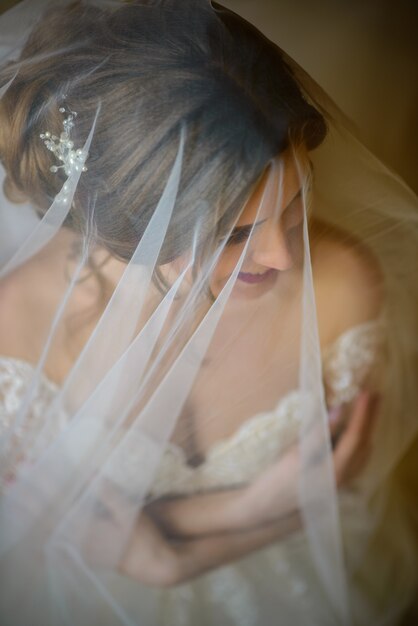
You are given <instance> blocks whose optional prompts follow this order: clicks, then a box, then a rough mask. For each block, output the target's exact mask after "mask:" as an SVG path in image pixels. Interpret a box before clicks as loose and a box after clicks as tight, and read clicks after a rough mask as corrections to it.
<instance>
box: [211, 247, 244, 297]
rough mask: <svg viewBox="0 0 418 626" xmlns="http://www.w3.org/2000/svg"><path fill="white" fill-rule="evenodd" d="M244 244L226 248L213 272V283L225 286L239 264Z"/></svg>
mask: <svg viewBox="0 0 418 626" xmlns="http://www.w3.org/2000/svg"><path fill="white" fill-rule="evenodd" d="M243 245H244V244H242V245H236V246H231V247H230V248H225V250H224V251H223V252H222V254H221V257H220V259H219V261H218V263H217V265H216V267H215V269H214V271H213V272H212V276H211V285H213V286H218V287H221V286H222V287H223V285H224V284H225V283H226V281H227V280H228V278H229V277H230V275H231V274H232V272H233V271H234V269H235V267H236V266H237V263H238V261H239V258H240V256H241V253H242V248H243Z"/></svg>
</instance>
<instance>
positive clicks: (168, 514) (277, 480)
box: [146, 391, 377, 539]
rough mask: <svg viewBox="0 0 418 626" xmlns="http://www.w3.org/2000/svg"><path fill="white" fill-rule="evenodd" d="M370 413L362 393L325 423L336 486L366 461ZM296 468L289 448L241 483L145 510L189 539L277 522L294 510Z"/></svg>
mask: <svg viewBox="0 0 418 626" xmlns="http://www.w3.org/2000/svg"><path fill="white" fill-rule="evenodd" d="M376 414H377V406H376V397H375V396H373V395H372V394H370V393H368V392H365V391H363V392H362V393H360V394H359V396H358V397H357V399H356V400H355V401H354V404H353V406H352V407H351V408H350V410H348V415H347V408H346V410H345V411H342V412H341V414H340V417H339V418H337V419H334V421H333V422H332V423H331V424H330V431H331V438H332V443H333V447H334V452H333V458H334V468H335V478H336V483H337V486H338V487H344V486H345V485H346V484H347V483H348V482H349V481H350V480H352V479H353V478H355V477H356V475H357V474H358V473H359V472H360V471H361V469H362V468H363V467H364V465H365V463H366V462H367V459H368V456H369V454H370V442H371V436H372V433H373V424H374V421H375V419H376ZM343 427H344V429H343V430H342V428H343ZM298 467H299V455H298V449H297V447H295V448H292V449H290V450H289V451H288V452H287V453H286V454H285V455H284V456H283V457H282V458H281V459H280V460H279V461H278V462H277V463H275V464H274V465H272V466H271V467H270V468H268V469H267V470H266V471H265V472H263V473H262V474H261V475H260V476H259V477H258V478H257V479H256V480H255V481H254V482H253V483H251V484H250V485H248V486H246V487H241V488H239V489H229V490H226V491H217V492H213V493H206V494H202V495H193V496H189V497H178V498H174V499H173V498H172V499H161V500H157V501H155V502H153V503H151V504H149V505H148V507H146V511H147V512H148V513H149V514H150V516H151V517H152V518H153V519H154V521H155V522H156V523H157V524H158V526H159V527H160V528H161V530H162V531H163V532H164V534H165V535H166V536H167V537H169V538H182V539H195V538H196V537H202V536H208V535H217V534H219V533H222V532H225V533H230V532H234V531H247V530H251V529H254V528H257V527H259V526H260V525H264V524H266V523H274V522H278V521H280V519H281V518H284V517H286V516H288V515H289V514H292V513H293V512H294V511H295V510H296V509H297V494H296V493H295V486H296V485H297V472H298Z"/></svg>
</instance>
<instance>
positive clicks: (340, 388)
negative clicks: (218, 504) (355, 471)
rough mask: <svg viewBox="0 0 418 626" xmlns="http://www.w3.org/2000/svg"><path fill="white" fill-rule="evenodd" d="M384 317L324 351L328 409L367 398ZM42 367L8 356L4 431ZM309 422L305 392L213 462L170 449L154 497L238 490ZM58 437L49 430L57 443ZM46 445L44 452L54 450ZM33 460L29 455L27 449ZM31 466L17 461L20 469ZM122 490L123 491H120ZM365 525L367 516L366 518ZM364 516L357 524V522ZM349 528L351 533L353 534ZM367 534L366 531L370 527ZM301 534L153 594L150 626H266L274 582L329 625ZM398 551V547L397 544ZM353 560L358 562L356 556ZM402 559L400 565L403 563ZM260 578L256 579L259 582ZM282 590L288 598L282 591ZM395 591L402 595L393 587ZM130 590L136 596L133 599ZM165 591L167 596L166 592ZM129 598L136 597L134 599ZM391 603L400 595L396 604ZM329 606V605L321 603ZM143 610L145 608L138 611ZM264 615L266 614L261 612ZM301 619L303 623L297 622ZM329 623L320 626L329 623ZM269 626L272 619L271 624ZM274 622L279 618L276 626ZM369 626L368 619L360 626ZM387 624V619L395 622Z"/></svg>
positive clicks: (2, 373) (358, 499) (3, 371)
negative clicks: (193, 460)
mask: <svg viewBox="0 0 418 626" xmlns="http://www.w3.org/2000/svg"><path fill="white" fill-rule="evenodd" d="M384 331H385V323H384V319H383V318H382V317H381V318H378V319H376V320H371V321H369V322H365V323H363V324H359V325H357V326H355V327H352V328H350V329H348V330H347V331H345V332H344V333H343V334H342V335H340V336H339V337H338V338H337V339H336V340H335V341H334V342H333V343H332V345H329V346H328V347H327V348H326V349H325V350H324V354H323V359H322V364H323V373H324V380H325V381H326V385H327V389H328V406H329V408H330V409H332V408H334V407H338V406H340V405H342V404H343V403H345V402H350V401H351V400H353V398H355V396H356V395H357V393H358V392H359V391H360V389H361V387H362V384H363V382H364V380H365V379H366V377H367V375H368V373H369V372H370V369H371V368H372V366H373V364H374V363H375V362H376V359H377V358H378V357H379V355H380V353H381V348H382V343H383V341H384ZM33 370H34V367H33V366H32V365H31V364H30V363H28V362H25V361H22V360H20V359H13V358H10V357H1V358H0V399H1V404H0V406H1V409H0V423H1V425H2V428H6V429H7V427H9V425H10V423H11V422H12V421H13V419H14V417H15V414H16V411H17V409H18V407H19V406H20V403H21V400H22V398H23V397H24V393H25V390H26V388H27V386H28V384H29V382H30V380H31V377H32V375H33ZM57 389H58V388H57V385H56V384H55V383H53V382H52V381H50V380H49V379H48V378H47V377H46V376H43V377H42V381H41V385H40V386H39V389H38V396H37V398H35V399H34V400H33V402H32V407H31V409H32V410H31V416H30V421H29V423H28V425H27V428H29V429H30V428H33V430H34V431H36V429H37V427H38V428H39V426H38V425H39V424H41V423H42V419H43V415H44V413H45V412H46V410H47V408H48V406H49V404H50V402H51V400H52V399H53V397H54V394H56V393H57ZM300 419H301V412H300V397H299V392H298V390H297V389H295V390H293V391H291V392H289V393H288V394H287V395H286V396H285V397H283V398H281V400H280V402H279V404H278V405H277V407H276V408H275V410H274V411H272V412H268V413H260V414H257V415H254V416H253V417H251V418H250V419H248V420H247V421H246V422H244V423H243V424H242V426H241V427H240V428H239V429H238V431H237V432H236V433H235V434H234V435H233V436H231V437H230V438H228V439H225V440H223V441H220V442H218V443H216V444H215V445H214V446H212V447H211V448H210V449H209V450H208V452H207V455H206V458H205V460H204V461H203V462H202V463H201V464H199V465H197V466H196V467H192V466H190V465H189V464H188V463H187V459H186V458H185V455H184V451H183V450H182V448H180V447H179V446H178V445H176V444H174V443H171V442H169V443H168V445H167V448H166V450H165V452H164V455H163V458H162V462H161V464H160V466H159V469H158V472H157V475H156V477H155V479H154V482H153V484H152V486H151V490H150V497H153V498H159V497H163V496H167V495H173V494H177V495H179V494H182V495H186V494H189V495H190V494H194V493H204V492H205V491H208V490H211V489H212V490H213V489H217V488H218V489H219V488H228V487H234V486H239V485H241V484H245V483H248V482H250V481H251V480H253V479H254V478H256V477H257V475H258V474H259V473H260V472H262V471H263V469H266V468H267V467H268V466H269V465H270V464H271V463H273V462H274V461H275V460H277V459H278V458H279V457H280V454H281V452H282V451H283V450H286V448H287V447H288V446H289V444H290V443H291V442H292V441H294V440H295V439H296V438H297V432H298V423H299V421H300ZM65 420H66V418H65V415H64V414H63V415H62V416H61V419H60V420H58V421H57V423H56V429H57V431H59V430H60V429H61V428H63V426H64V424H65ZM56 434H57V433H49V437H51V438H53V437H54V436H56ZM47 443H48V442H47V441H45V442H44V445H47ZM26 452H27V455H28V458H27V459H26V460H29V462H31V461H32V462H33V461H34V460H35V459H33V458H31V451H30V450H27V451H26ZM22 460H23V459H16V461H15V462H16V463H19V462H22ZM125 463H126V466H127V467H128V468H129V472H130V473H133V474H135V473H136V472H140V471H141V466H142V463H141V462H139V459H138V456H137V455H135V454H133V455H132V457H128V458H126V459H125ZM13 479H14V475H13V468H8V471H7V473H6V476H5V477H4V479H3V480H4V481H5V482H6V483H7V482H8V481H13ZM122 486H123V485H122ZM340 506H341V507H347V508H348V509H350V513H351V515H352V514H353V511H354V510H355V511H356V514H357V515H358V516H364V515H366V516H367V511H364V510H362V507H364V502H363V501H362V494H361V489H358V487H357V492H356V487H355V486H354V487H353V488H352V489H351V490H349V491H347V492H346V493H345V494H343V497H342V501H341V503H340ZM366 519H367V517H366ZM358 523H359V519H357V524H358ZM344 531H345V532H346V533H347V537H348V546H347V547H348V549H349V550H352V549H354V546H357V549H358V547H359V543H361V541H362V538H361V536H358V532H357V534H356V530H355V527H354V528H349V527H348V528H345V529H344ZM350 531H351V536H350ZM363 532H364V530H363ZM303 541H304V540H303V537H298V536H297V534H296V535H295V536H294V537H292V538H290V539H289V540H287V541H286V542H280V543H277V544H275V545H273V546H269V547H268V548H267V549H264V550H263V551H260V552H258V553H256V554H255V555H251V556H249V557H246V558H245V559H242V560H240V561H238V562H237V563H235V564H232V565H229V566H225V567H223V568H221V569H219V570H217V571H215V572H213V573H210V574H207V575H206V576H204V577H202V578H201V579H200V580H198V581H197V582H192V583H190V584H185V585H182V586H181V587H179V588H177V589H175V590H173V591H167V590H166V591H164V592H163V594H162V596H161V597H158V592H157V593H155V592H153V591H151V590H149V589H148V590H147V594H148V595H151V596H152V595H153V593H154V594H155V595H156V596H157V597H156V598H155V599H154V605H153V611H154V615H153V617H152V621H151V622H150V623H155V624H159V625H161V626H162V625H164V624H167V626H168V625H170V626H183V625H190V626H191V625H192V624H194V623H196V621H195V620H197V619H198V620H199V623H202V624H207V625H215V624H219V623H222V624H228V625H229V624H230V625H231V626H233V625H236V626H238V625H239V626H256V625H258V624H260V611H259V610H258V608H257V607H258V602H259V599H258V598H259V594H260V593H261V594H262V595H265V596H266V598H268V597H269V594H270V593H271V592H272V591H273V590H269V580H273V579H274V581H275V583H274V584H275V585H278V588H275V589H274V593H275V594H276V595H277V594H278V593H280V594H285V595H286V596H288V597H291V598H293V599H294V601H295V602H297V603H298V606H299V608H300V607H301V606H303V610H304V612H305V616H306V620H315V623H323V624H326V623H331V622H329V615H327V611H326V610H324V613H323V614H322V615H321V612H319V614H318V608H319V606H318V595H319V596H320V594H321V592H320V587H318V580H317V577H316V576H315V572H312V571H311V569H310V563H309V560H304V558H303V555H304V549H303ZM394 543H395V544H396V541H395V542H394ZM351 556H352V555H351ZM396 556H397V557H398V558H396ZM401 564H402V554H401V553H400V554H398V555H396V553H395V557H394V562H393V563H390V564H389V563H387V564H386V566H387V567H388V568H389V567H390V568H393V567H401ZM255 572H257V576H256V577H255ZM114 585H115V587H116V589H117V588H118V585H119V586H122V589H124V591H123V593H124V596H125V598H126V597H129V596H130V600H129V602H133V607H132V612H133V614H135V601H136V602H140V604H143V601H144V600H143V597H142V596H141V594H139V593H138V592H139V590H138V588H135V589H134V588H133V583H130V582H129V581H127V580H126V579H124V580H122V579H119V580H116V581H114ZM279 590H280V592H279ZM393 591H394V593H395V592H396V589H394V590H393ZM129 592H130V594H129ZM160 593H161V592H160ZM380 593H381V594H382V596H381V597H380V598H379V604H378V608H379V611H381V610H382V604H381V603H384V594H385V589H384V588H383V589H381V590H380ZM126 594H128V596H127V595H126ZM392 600H393V598H392ZM266 601H267V602H268V599H267V600H266ZM322 601H324V598H323V599H322ZM138 608H139V605H138ZM366 611H370V614H369V619H374V613H373V611H374V607H373V606H372V605H371V606H369V607H366V606H364V605H362V607H361V616H360V617H361V619H362V620H364V617H365V612H366ZM263 614H264V613H263ZM298 619H300V617H298ZM321 620H322V621H321ZM263 623H264V622H263ZM273 623H275V622H274V619H273V617H272V621H271V624H273ZM359 623H362V622H359ZM388 623H389V622H388Z"/></svg>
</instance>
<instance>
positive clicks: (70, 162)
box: [40, 107, 88, 176]
mask: <svg viewBox="0 0 418 626" xmlns="http://www.w3.org/2000/svg"><path fill="white" fill-rule="evenodd" d="M59 111H60V113H65V114H67V117H65V118H64V121H63V128H64V130H63V132H62V133H61V135H60V136H59V137H57V136H56V135H53V134H52V133H50V132H48V131H47V132H43V133H41V134H40V138H41V139H43V142H44V144H45V146H46V147H47V148H48V150H50V151H51V152H53V153H54V155H55V157H56V158H57V159H58V160H59V161H61V162H62V165H52V166H51V167H50V170H51V172H53V173H54V174H55V173H56V172H58V170H59V169H64V172H65V173H66V174H67V176H71V174H73V173H74V172H80V171H81V172H86V171H87V167H86V166H85V165H84V163H85V161H86V159H87V157H88V153H87V152H86V151H84V150H81V149H78V150H75V149H74V142H73V141H72V140H71V129H72V128H74V120H75V118H76V117H77V113H76V112H75V111H71V110H67V109H66V108H65V107H60V109H59Z"/></svg>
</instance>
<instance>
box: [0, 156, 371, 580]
mask: <svg viewBox="0 0 418 626" xmlns="http://www.w3.org/2000/svg"><path fill="white" fill-rule="evenodd" d="M298 163H299V165H298ZM301 163H302V168H301V167H300V164H301ZM306 163H307V160H306V158H305V156H304V155H300V158H299V161H298V162H297V161H295V158H294V155H293V154H291V153H285V154H284V155H282V159H281V161H280V167H281V168H282V169H281V177H282V184H281V189H282V190H283V193H282V195H281V197H280V198H277V197H276V198H275V202H274V203H273V206H274V207H275V209H274V210H272V204H271V203H269V202H264V203H263V202H261V200H262V199H263V193H264V192H265V190H266V185H267V183H268V181H269V176H270V174H271V172H266V174H265V176H263V177H262V179H261V180H260V183H259V185H258V186H257V188H256V189H255V191H254V194H253V195H252V196H251V197H250V199H249V201H248V202H247V204H246V206H245V207H244V210H243V211H242V213H241V215H240V218H239V220H238V221H237V224H236V227H237V228H240V227H248V226H249V225H250V226H252V225H253V224H257V226H255V227H254V231H253V234H252V236H251V241H250V243H249V245H248V248H247V252H246V255H245V258H244V261H243V265H242V268H241V271H242V272H243V273H244V275H248V274H260V273H261V274H263V273H264V272H269V271H270V270H274V274H273V277H274V279H272V278H271V277H270V276H271V275H269V276H268V277H267V278H266V280H265V281H261V282H256V283H252V282H248V281H245V280H238V281H237V283H236V286H235V287H234V290H233V298H234V299H239V300H245V301H248V303H250V302H252V301H258V300H259V299H260V298H264V297H266V296H267V295H268V293H269V292H270V290H271V289H273V287H274V288H275V289H284V290H286V288H287V287H288V284H289V283H291V280H292V275H293V272H295V271H296V270H297V269H298V268H299V267H300V259H299V257H298V252H299V247H298V242H300V236H301V224H302V218H303V213H302V208H303V206H302V198H301V196H300V194H299V192H300V189H301V184H302V181H303V180H304V177H305V176H306V175H307V172H308V168H307V165H306ZM277 172H280V169H278V170H276V172H275V175H277ZM311 232H312V233H316V234H318V233H319V234H320V233H321V227H320V225H317V224H315V222H314V221H311ZM311 245H312V259H313V269H314V282H315V290H316V295H317V308H318V318H319V320H320V329H319V330H320V336H321V339H323V344H324V345H326V344H327V342H330V341H332V340H333V338H335V337H336V336H338V334H339V333H340V332H342V331H343V330H345V328H349V327H351V326H353V325H355V324H357V323H361V322H362V321H364V320H365V319H372V318H373V317H375V316H376V315H377V313H378V311H379V307H380V302H379V298H378V295H377V294H376V293H375V292H374V291H373V289H372V286H374V285H375V283H376V276H375V273H374V270H373V269H371V267H370V263H369V262H368V261H367V260H366V259H365V258H363V257H362V256H361V255H358V254H353V252H352V250H351V247H350V248H347V249H346V248H344V246H343V245H342V244H340V243H339V242H338V237H336V236H334V235H331V236H329V237H327V236H322V238H321V236H318V237H315V236H313V237H312V242H311ZM244 246H245V241H241V242H240V243H238V244H236V243H234V244H232V245H227V246H226V248H225V251H224V253H223V255H222V256H221V258H220V261H219V263H218V265H217V267H216V269H215V271H214V273H213V275H212V277H211V283H210V288H211V291H212V293H213V295H214V296H215V297H217V296H218V295H219V294H220V292H221V290H222V289H223V287H224V286H225V284H226V282H227V280H228V278H229V276H230V275H231V272H233V270H234V267H235V265H236V263H237V261H238V259H239V257H240V254H241V253H242V251H243V249H244ZM50 252H51V251H50ZM52 253H54V251H53V250H52ZM60 253H61V250H60V245H58V246H57V252H56V254H57V260H58V259H60ZM46 258H47V261H48V270H49V271H51V270H50V268H51V263H50V256H48V255H46ZM176 263H178V262H176ZM109 267H110V270H109V271H111V272H114V275H115V277H118V276H119V274H120V271H121V268H120V267H119V266H118V264H117V262H115V263H114V264H110V266H109ZM43 268H44V266H43V260H42V255H41V256H40V257H39V259H38V260H37V261H36V262H35V264H28V269H25V268H22V269H21V270H19V271H18V272H17V273H16V275H15V276H14V281H12V282H10V281H5V282H4V283H3V285H2V286H1V288H0V290H1V291H2V292H3V296H4V297H3V302H7V303H8V305H7V306H4V307H3V308H2V311H1V312H0V315H1V316H2V320H3V321H4V322H5V323H4V325H3V328H8V331H9V332H8V334H7V335H4V336H1V335H0V349H1V353H3V354H11V355H13V354H16V352H17V356H18V357H19V358H24V359H26V360H28V361H29V362H33V361H35V360H36V355H37V354H38V352H39V350H38V346H36V345H34V346H32V345H30V344H28V341H27V333H26V334H25V332H24V330H25V328H27V327H28V319H25V311H26V312H27V311H31V317H30V320H29V322H30V323H29V328H33V325H34V324H36V323H37V321H36V319H34V315H33V311H34V310H35V311H36V310H39V301H40V300H39V296H40V294H39V291H37V292H36V294H34V298H35V297H36V307H35V306H31V302H30V298H31V296H30V293H31V290H30V285H31V284H36V285H37V286H39V285H40V284H41V285H46V292H45V298H42V303H43V306H45V309H47V315H45V312H46V311H40V317H39V326H40V329H42V323H44V318H45V317H46V318H48V315H49V311H50V310H52V311H53V310H54V308H55V306H56V302H55V295H54V294H51V293H50V289H49V287H48V285H50V284H51V282H52V283H53V281H54V280H55V278H57V277H58V276H60V275H65V273H64V271H63V269H64V267H63V265H62V263H61V265H60V264H59V263H58V262H57V264H55V265H54V266H53V268H52V271H55V272H57V277H53V279H52V281H51V282H50V281H48V280H43V281H39V275H40V273H42V272H43V271H44V269H43ZM108 269H109V268H108ZM175 269H178V268H177V267H176V268H175ZM342 272H344V276H345V280H344V283H343V284H342V285H341V280H340V276H341V273H342ZM53 284H54V283H53ZM83 290H84V292H83V298H82V301H83V303H84V302H85V301H86V299H87V301H90V300H91V302H94V301H95V298H96V297H97V294H96V293H94V290H89V286H88V283H86V284H85V285H84V286H83ZM341 290H342V291H341ZM335 293H336V296H334V295H333V294H335ZM22 294H24V295H23V296H22ZM57 297H59V294H57ZM22 299H23V300H22ZM89 299H90V300H89ZM80 302H81V301H76V302H75V303H74V310H72V311H70V313H71V314H72V313H74V311H77V309H78V308H79V306H80ZM341 302H344V303H347V302H348V303H350V306H344V311H341V310H339V309H341V304H340V303H341ZM333 308H335V309H336V311H337V314H336V315H333V316H332V318H333V319H337V320H339V324H340V326H338V324H337V325H336V326H332V325H330V324H328V323H327V324H324V326H322V327H321V320H322V319H327V316H326V315H325V314H323V313H324V312H325V311H328V310H329V309H333ZM16 311H19V312H20V313H19V315H20V316H21V317H16ZM26 315H27V313H26ZM13 316H14V317H13ZM13 327H14V328H15V330H16V332H15V334H14V333H12V332H10V329H11V328H13ZM324 327H325V328H326V331H324ZM86 332H87V331H86ZM327 333H328V334H327ZM40 337H41V339H42V332H40ZM58 339H59V337H58ZM19 340H20V342H21V343H20V344H19V343H18V342H19ZM63 345H64V339H62V342H61V343H60V341H59V340H58V341H57V343H56V346H55V347H54V349H53V350H52V360H51V362H50V365H49V367H50V371H51V372H54V377H55V378H59V379H60V380H57V381H56V382H58V383H59V382H61V380H63V379H64V377H65V375H66V373H67V372H68V370H69V368H70V367H71V365H72V362H73V359H74V357H73V358H71V357H70V356H68V355H67V356H66V357H65V358H63V356H62V355H63V354H67V353H66V352H65V350H63ZM82 345H83V339H80V349H81V347H82ZM16 346H17V348H16ZM57 372H58V376H57ZM47 373H48V372H47ZM376 415H377V409H376V400H375V398H374V396H373V395H372V394H370V393H369V392H368V391H366V390H365V391H363V392H362V393H361V394H360V395H359V397H358V398H357V399H356V400H355V401H354V402H353V403H352V405H351V406H348V407H344V411H343V413H342V414H341V416H340V418H338V419H337V420H336V421H335V422H334V423H333V424H332V425H331V426H330V438H331V437H333V438H334V439H335V447H334V451H333V461H334V472H335V485H336V487H337V488H339V489H341V488H345V487H346V486H347V485H349V484H350V483H351V481H352V480H354V479H355V478H356V477H357V476H358V475H359V474H360V473H361V472H362V471H363V469H364V467H365V465H366V463H367V460H368V458H369V456H370V449H371V444H372V435H373V425H374V422H375V419H376ZM241 421H242V418H241ZM337 434H338V437H337ZM218 436H219V433H218ZM221 436H222V435H221ZM207 443H210V442H207ZM299 464H300V459H299V453H298V450H297V449H296V448H292V449H290V450H289V451H288V453H287V454H286V455H284V456H282V457H281V458H280V459H279V460H278V461H277V463H276V464H274V465H273V466H272V467H271V468H269V469H268V470H267V471H266V472H263V473H262V474H261V475H260V476H259V477H258V479H256V480H255V481H254V482H253V483H252V484H251V485H248V486H247V487H243V488H241V489H235V490H227V491H219V492H214V493H210V494H202V495H196V496H191V497H187V498H186V497H185V498H176V499H171V500H162V501H159V502H154V503H151V504H150V505H148V506H147V507H146V508H145V510H144V511H143V513H142V514H141V515H140V516H139V518H138V520H137V523H136V524H135V527H134V529H133V532H132V534H131V536H130V539H129V541H128V544H127V545H126V546H125V550H124V552H123V554H122V555H121V558H120V560H119V569H120V572H121V573H123V574H124V575H127V576H130V577H133V578H135V579H136V580H138V581H140V582H142V583H145V584H148V585H151V586H160V587H167V586H172V585H176V584H179V583H182V582H185V581H187V580H191V579H193V578H195V577H196V576H198V575H201V574H203V573H204V572H206V571H208V570H210V569H213V568H215V567H219V566H220V565H222V564H224V563H229V562H231V561H234V560H236V559H238V558H241V557H243V556H245V555H246V554H249V553H251V552H252V551H254V550H257V549H260V548H261V547H264V546H266V545H269V544H270V543H272V542H274V541H278V540H281V539H282V538H284V537H286V536H288V535H289V534H290V533H294V532H296V531H297V530H298V529H300V526H301V519H300V511H299V510H298V505H297V498H296V497H295V494H294V493H292V492H289V489H288V485H289V484H296V480H297V476H298V471H299ZM123 507H124V504H123V502H121V501H120V500H118V499H117V498H116V499H115V506H111V508H110V515H109V516H108V519H107V520H106V521H98V526H97V529H96V530H98V528H99V526H100V524H102V525H104V526H105V527H106V525H109V524H110V532H114V531H115V528H117V526H118V520H120V522H121V524H122V518H123V512H124V509H123ZM99 536H100V533H99V532H97V537H99ZM93 539H94V538H93ZM93 547H94V541H92V552H93V553H94V549H93ZM92 560H93V561H97V555H94V554H92Z"/></svg>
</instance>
